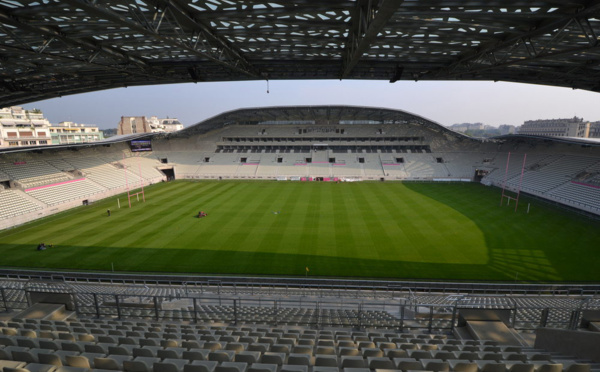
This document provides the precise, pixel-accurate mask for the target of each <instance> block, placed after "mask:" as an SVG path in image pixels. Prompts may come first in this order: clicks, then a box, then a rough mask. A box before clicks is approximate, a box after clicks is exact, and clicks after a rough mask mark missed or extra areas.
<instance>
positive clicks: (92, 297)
mask: <svg viewBox="0 0 600 372" xmlns="http://www.w3.org/2000/svg"><path fill="white" fill-rule="evenodd" d="M30 290H32V289H28V288H0V297H1V298H0V307H1V308H2V310H4V311H15V310H17V311H18V310H25V309H27V308H28V307H29V306H30V300H29V296H28V291H30ZM35 290H36V291H39V288H36V289H35ZM48 293H65V291H64V288H62V289H61V288H58V287H57V288H54V289H53V290H49V291H48ZM70 294H71V296H72V299H73V304H74V311H75V312H76V314H77V316H78V317H82V318H116V319H146V320H152V321H163V320H165V321H189V322H217V323H226V324H265V325H274V326H279V325H299V326H306V327H313V328H323V327H344V328H355V329H366V328H380V329H381V328H383V329H390V330H397V331H399V332H403V331H405V330H415V329H422V330H427V331H428V332H451V331H452V330H453V329H454V328H455V327H457V326H458V324H459V320H460V314H461V310H464V309H501V310H505V311H508V312H509V314H510V317H509V319H510V320H509V322H508V323H509V324H508V325H509V326H510V327H512V328H514V329H517V330H534V329H536V328H538V327H553V328H562V329H576V328H577V327H578V326H579V324H580V323H581V320H582V311H583V310H589V309H594V310H599V309H600V301H598V299H590V298H579V299H578V300H577V301H575V302H574V305H573V306H566V307H560V306H557V307H540V306H520V305H518V303H517V302H516V301H510V300H509V301H507V302H506V304H504V305H500V306H498V305H489V304H484V303H472V302H471V303H465V301H464V299H462V298H460V297H457V298H455V299H454V301H453V303H451V304H448V303H446V304H424V303H418V302H416V300H415V299H414V298H411V297H410V296H408V297H403V298H396V299H379V300H375V299H368V300H367V299H362V298H331V297H329V298H327V297H323V298H305V297H299V298H293V299H290V298H283V297H272V298H269V297H264V296H247V297H244V296H231V295H206V294H191V293H188V294H185V293H183V292H182V293H181V294H178V295H168V296H159V295H144V294H129V293H121V294H119V293H99V292H70ZM484 298H486V297H482V298H481V299H484Z"/></svg>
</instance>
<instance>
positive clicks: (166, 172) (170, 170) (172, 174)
mask: <svg viewBox="0 0 600 372" xmlns="http://www.w3.org/2000/svg"><path fill="white" fill-rule="evenodd" d="M159 171H160V172H161V173H162V174H164V175H165V176H166V177H167V181H172V180H174V179H175V171H174V170H173V167H171V168H160V169H159Z"/></svg>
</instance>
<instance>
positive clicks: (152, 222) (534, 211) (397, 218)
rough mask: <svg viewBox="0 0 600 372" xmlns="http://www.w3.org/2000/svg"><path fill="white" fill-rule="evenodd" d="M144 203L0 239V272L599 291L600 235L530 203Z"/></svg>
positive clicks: (362, 190) (194, 196) (274, 197)
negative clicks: (550, 284)
mask: <svg viewBox="0 0 600 372" xmlns="http://www.w3.org/2000/svg"><path fill="white" fill-rule="evenodd" d="M146 200H147V201H146V202H145V203H142V202H138V201H133V203H132V204H133V207H132V208H127V207H126V201H127V198H126V197H125V196H123V195H121V196H120V202H121V208H120V209H118V208H117V197H113V198H109V199H106V200H102V201H99V202H97V203H94V204H93V205H90V206H82V207H79V208H76V209H73V210H70V211H67V212H64V213H60V214H57V215H54V216H51V217H48V218H44V219H41V220H38V221H34V222H32V223H29V224H26V225H23V226H20V227H17V228H13V229H8V230H4V231H1V232H0V254H1V257H2V261H1V262H2V266H4V267H28V268H44V269H50V268H51V269H72V270H100V271H110V270H111V268H112V267H113V266H114V269H115V271H143V272H181V273H184V272H185V273H203V274H237V275H240V274H241V275H245V274H251V275H286V276H287V275H291V276H302V277H303V276H305V275H306V274H308V276H309V277H326V276H329V277H364V278H402V279H433V280H478V281H479V280H481V281H496V280H500V281H515V280H518V281H529V282H535V281H581V282H598V281H599V280H600V270H598V268H599V267H600V254H598V253H599V249H600V244H599V243H600V222H598V221H594V220H590V219H587V218H584V217H581V216H578V215H576V214H573V213H570V212H567V211H564V210H561V209H557V208H553V207H550V206H548V205H546V204H544V203H540V202H536V201H531V200H527V199H525V198H522V199H521V206H520V207H519V210H518V211H517V212H514V208H512V206H511V207H507V206H503V207H501V206H499V203H500V190H499V189H497V188H490V187H485V186H482V185H479V184H435V183H399V182H398V183H397V182H356V183H340V184H336V183H319V182H312V183H304V182H302V183H301V182H275V181H271V182H268V181H202V182H186V181H176V182H170V183H162V184H157V185H153V186H151V187H148V188H146ZM529 202H531V211H530V213H529V214H527V213H526V209H527V203H529ZM108 208H110V209H111V211H112V215H111V216H110V217H108V216H107V213H106V210H107V209H108ZM200 210H203V211H206V212H207V213H208V217H206V218H202V219H199V218H195V215H196V214H197V213H198V211H200ZM274 212H279V213H274ZM40 242H44V243H45V244H47V245H49V244H52V245H53V247H52V248H49V249H47V250H46V251H36V249H35V248H36V246H37V244H38V243H40ZM306 267H308V268H309V271H308V273H307V272H306V269H305V268H306Z"/></svg>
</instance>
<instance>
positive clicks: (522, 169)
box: [500, 152, 527, 212]
mask: <svg viewBox="0 0 600 372" xmlns="http://www.w3.org/2000/svg"><path fill="white" fill-rule="evenodd" d="M526 162H527V154H524V155H523V164H522V165H521V176H520V177H519V185H518V186H517V191H516V196H512V195H509V194H508V193H507V192H508V191H509V190H507V189H506V182H507V180H508V165H509V163H510V152H509V153H508V156H507V157H506V171H505V172H504V182H502V197H501V198H500V206H502V205H503V204H504V199H506V205H507V206H509V205H510V201H511V200H514V202H515V212H516V211H517V208H518V207H519V197H520V195H521V185H522V184H523V174H524V173H525V163H526Z"/></svg>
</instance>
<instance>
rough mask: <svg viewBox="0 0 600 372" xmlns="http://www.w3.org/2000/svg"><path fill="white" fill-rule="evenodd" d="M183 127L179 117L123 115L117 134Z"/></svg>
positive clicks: (170, 130)
mask: <svg viewBox="0 0 600 372" xmlns="http://www.w3.org/2000/svg"><path fill="white" fill-rule="evenodd" d="M180 129H183V124H181V123H180V122H179V120H177V118H166V119H159V118H158V117H157V116H151V117H149V118H148V117H146V116H121V121H119V125H118V127H117V134H134V133H161V132H162V133H166V132H175V131H178V130H180Z"/></svg>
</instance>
